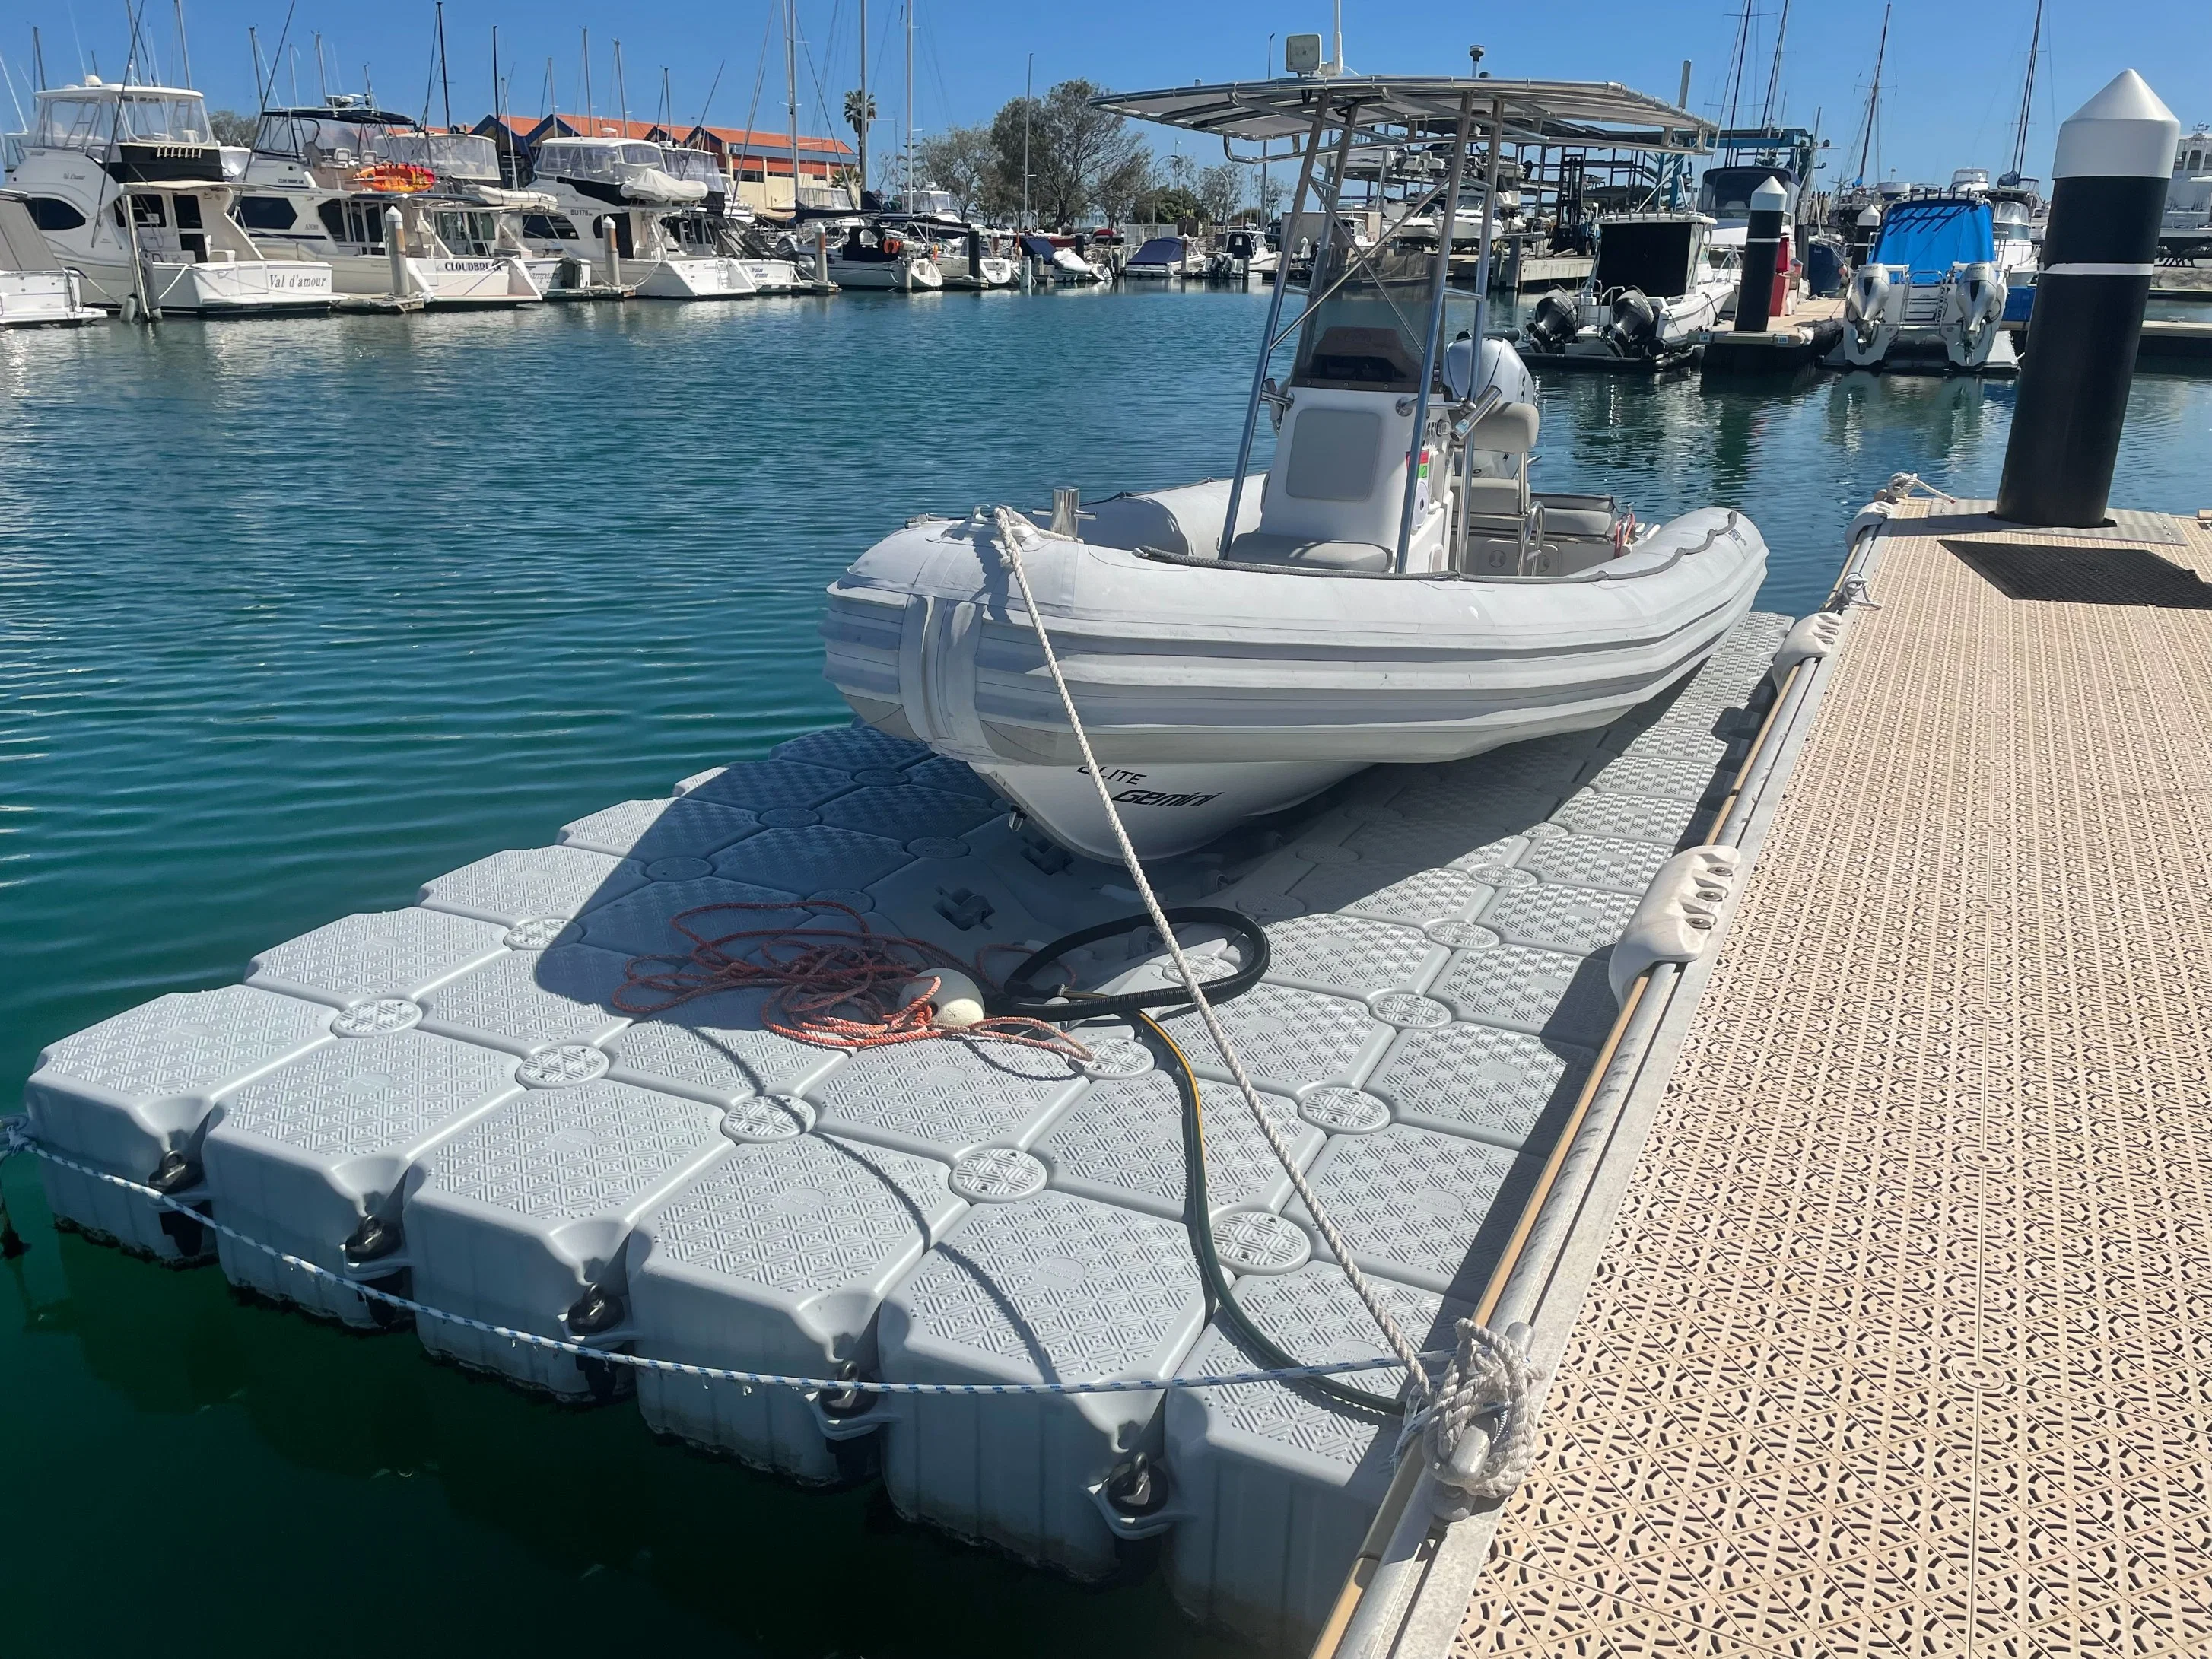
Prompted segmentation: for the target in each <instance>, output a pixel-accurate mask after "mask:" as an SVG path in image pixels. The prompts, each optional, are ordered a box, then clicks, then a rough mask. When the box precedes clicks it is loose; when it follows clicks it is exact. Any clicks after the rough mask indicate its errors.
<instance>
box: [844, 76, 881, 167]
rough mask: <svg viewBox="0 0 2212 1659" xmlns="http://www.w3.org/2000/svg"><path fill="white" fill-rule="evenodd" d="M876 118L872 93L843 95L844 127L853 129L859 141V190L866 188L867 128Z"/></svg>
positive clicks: (856, 92)
mask: <svg viewBox="0 0 2212 1659" xmlns="http://www.w3.org/2000/svg"><path fill="white" fill-rule="evenodd" d="M875 118H876V100H875V95H874V94H872V93H863V92H858V91H855V92H848V93H847V94H845V125H847V126H848V127H850V128H852V129H853V136H854V138H856V139H857V140H859V141H860V188H861V189H862V190H863V191H866V189H867V187H868V127H869V125H870V123H872V122H873V121H874V120H875Z"/></svg>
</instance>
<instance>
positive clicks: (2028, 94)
mask: <svg viewBox="0 0 2212 1659" xmlns="http://www.w3.org/2000/svg"><path fill="white" fill-rule="evenodd" d="M2042 48H2043V0H2035V29H2034V32H2033V33H2031V34H2030V35H2029V36H2028V38H2027V76H2026V77H2025V78H2024V79H2023V80H2022V81H2021V86H2020V126H2019V129H2018V130H2017V131H2015V133H2014V134H2013V139H2012V174H2013V177H2014V178H2015V179H2017V178H2019V177H2020V176H2021V173H2022V171H2023V170H2025V168H2026V167H2027V118H2028V116H2029V114H2030V113H2031V112H2033V110H2034V108H2035V58H2036V54H2037V53H2038V52H2040V51H2041V50H2042Z"/></svg>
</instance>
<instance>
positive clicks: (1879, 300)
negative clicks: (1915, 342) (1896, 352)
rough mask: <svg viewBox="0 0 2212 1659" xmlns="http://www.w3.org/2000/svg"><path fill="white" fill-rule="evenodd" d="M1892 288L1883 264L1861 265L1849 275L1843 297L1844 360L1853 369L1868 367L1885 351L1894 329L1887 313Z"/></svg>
mask: <svg viewBox="0 0 2212 1659" xmlns="http://www.w3.org/2000/svg"><path fill="white" fill-rule="evenodd" d="M1893 286H1894V284H1893V281H1892V278H1891V276H1890V270H1889V267H1888V266H1887V265H1876V264H1864V265H1861V266H1860V267H1859V268H1858V269H1857V270H1855V271H1853V272H1852V273H1851V285H1850V288H1849V289H1846V290H1845V291H1844V320H1845V321H1846V322H1847V323H1849V324H1850V327H1849V328H1847V329H1846V330H1845V331H1844V362H1847V363H1849V364H1850V365H1851V366H1852V367H1853V368H1873V367H1874V366H1875V364H1877V363H1879V362H1881V360H1882V358H1883V357H1885V356H1887V355H1888V352H1889V345H1890V342H1891V341H1892V340H1893V339H1894V338H1895V337H1896V335H1897V326H1896V324H1895V321H1894V320H1893V319H1892V318H1891V316H1890V314H1889V310H1890V291H1891V289H1892V288H1893Z"/></svg>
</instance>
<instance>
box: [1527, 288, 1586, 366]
mask: <svg viewBox="0 0 2212 1659" xmlns="http://www.w3.org/2000/svg"><path fill="white" fill-rule="evenodd" d="M1581 322H1582V319H1580V318H1578V317H1577V316H1576V315H1575V302H1574V299H1573V296H1572V295H1570V294H1568V293H1567V291H1566V290H1565V289H1559V288H1555V289H1553V290H1552V291H1551V292H1550V293H1548V294H1547V295H1545V296H1544V297H1543V298H1542V299H1541V300H1539V301H1536V312H1535V314H1534V316H1532V317H1531V318H1529V319H1528V343H1529V344H1530V345H1532V346H1534V348H1535V349H1537V350H1539V351H1565V349H1567V345H1568V343H1569V342H1570V341H1571V340H1572V339H1573V338H1574V337H1575V331H1576V330H1577V328H1579V327H1580V326H1581Z"/></svg>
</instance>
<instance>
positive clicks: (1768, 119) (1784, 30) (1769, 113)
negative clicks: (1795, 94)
mask: <svg viewBox="0 0 2212 1659" xmlns="http://www.w3.org/2000/svg"><path fill="white" fill-rule="evenodd" d="M1789 38H1790V0H1782V16H1781V19H1780V21H1778V22H1777V23H1776V24H1775V26H1774V64H1773V66H1772V67H1771V68H1770V69H1769V70H1767V71H1766V101H1765V103H1764V104H1762V105H1760V106H1759V130H1760V131H1765V130H1766V128H1768V127H1769V126H1771V125H1772V124H1773V122H1774V114H1775V111H1774V99H1775V94H1777V93H1778V91H1780V90H1781V87H1782V43H1783V42H1784V40H1788V39H1789Z"/></svg>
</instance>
